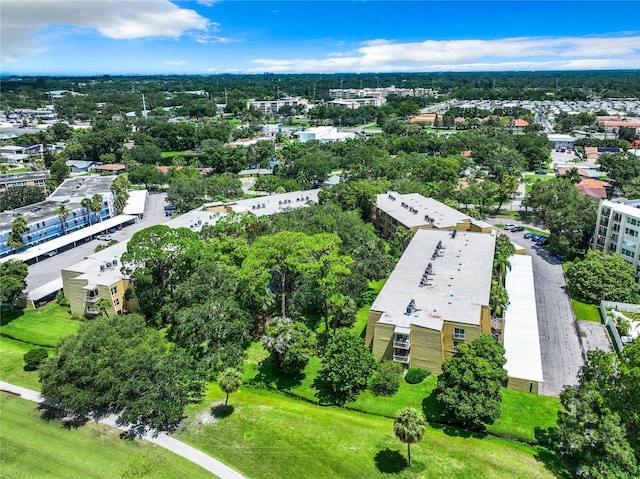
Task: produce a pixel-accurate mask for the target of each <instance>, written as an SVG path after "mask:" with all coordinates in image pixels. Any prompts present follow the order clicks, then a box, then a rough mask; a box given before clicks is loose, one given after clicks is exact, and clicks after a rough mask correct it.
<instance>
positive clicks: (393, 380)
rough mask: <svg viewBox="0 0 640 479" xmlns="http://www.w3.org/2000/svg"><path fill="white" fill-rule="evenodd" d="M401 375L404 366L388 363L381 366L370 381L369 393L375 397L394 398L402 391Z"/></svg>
mask: <svg viewBox="0 0 640 479" xmlns="http://www.w3.org/2000/svg"><path fill="white" fill-rule="evenodd" d="M401 374H402V365H401V364H400V363H394V362H393V361H387V362H384V363H382V364H380V365H379V366H378V370H377V371H376V372H375V373H374V375H373V377H372V378H371V380H370V381H369V391H371V394H373V395H374V396H393V395H394V394H395V393H397V392H398V389H400V375H401Z"/></svg>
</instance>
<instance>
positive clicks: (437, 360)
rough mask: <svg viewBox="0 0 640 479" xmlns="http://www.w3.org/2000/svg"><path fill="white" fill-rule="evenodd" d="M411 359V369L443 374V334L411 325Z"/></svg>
mask: <svg viewBox="0 0 640 479" xmlns="http://www.w3.org/2000/svg"><path fill="white" fill-rule="evenodd" d="M409 357H410V362H409V366H410V367H412V368H421V369H426V370H427V371H431V372H432V373H434V374H440V373H441V372H442V362H443V361H444V354H443V349H442V334H441V332H440V331H437V330H435V329H427V328H422V327H420V326H416V325H411V349H410V352H409Z"/></svg>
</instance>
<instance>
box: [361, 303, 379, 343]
mask: <svg viewBox="0 0 640 479" xmlns="http://www.w3.org/2000/svg"><path fill="white" fill-rule="evenodd" d="M380 316H382V313H381V312H380V311H373V310H371V309H370V310H369V316H368V318H367V330H366V334H365V337H364V344H365V345H366V346H367V347H368V348H369V349H373V337H374V336H375V332H376V324H377V323H378V319H380Z"/></svg>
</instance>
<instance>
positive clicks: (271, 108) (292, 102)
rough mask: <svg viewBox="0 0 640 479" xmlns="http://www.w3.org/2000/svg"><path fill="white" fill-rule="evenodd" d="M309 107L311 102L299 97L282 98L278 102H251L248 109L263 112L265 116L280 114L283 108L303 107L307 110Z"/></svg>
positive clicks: (248, 103)
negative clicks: (279, 111)
mask: <svg viewBox="0 0 640 479" xmlns="http://www.w3.org/2000/svg"><path fill="white" fill-rule="evenodd" d="M308 105H309V100H308V99H306V98H301V97H299V96H297V97H286V98H280V99H277V100H249V101H248V102H247V108H255V109H256V110H258V111H261V112H262V113H263V114H264V115H267V114H272V113H278V110H280V108H282V107H283V106H292V107H298V106H303V107H304V108H305V109H306V108H307V106H308Z"/></svg>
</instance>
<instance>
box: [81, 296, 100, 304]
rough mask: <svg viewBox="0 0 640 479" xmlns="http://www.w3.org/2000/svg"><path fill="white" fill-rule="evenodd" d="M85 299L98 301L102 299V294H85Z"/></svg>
mask: <svg viewBox="0 0 640 479" xmlns="http://www.w3.org/2000/svg"><path fill="white" fill-rule="evenodd" d="M84 299H85V301H86V302H87V303H95V302H96V301H98V300H99V299H100V296H98V295H97V294H96V295H89V294H88V295H87V296H85V298H84Z"/></svg>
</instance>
